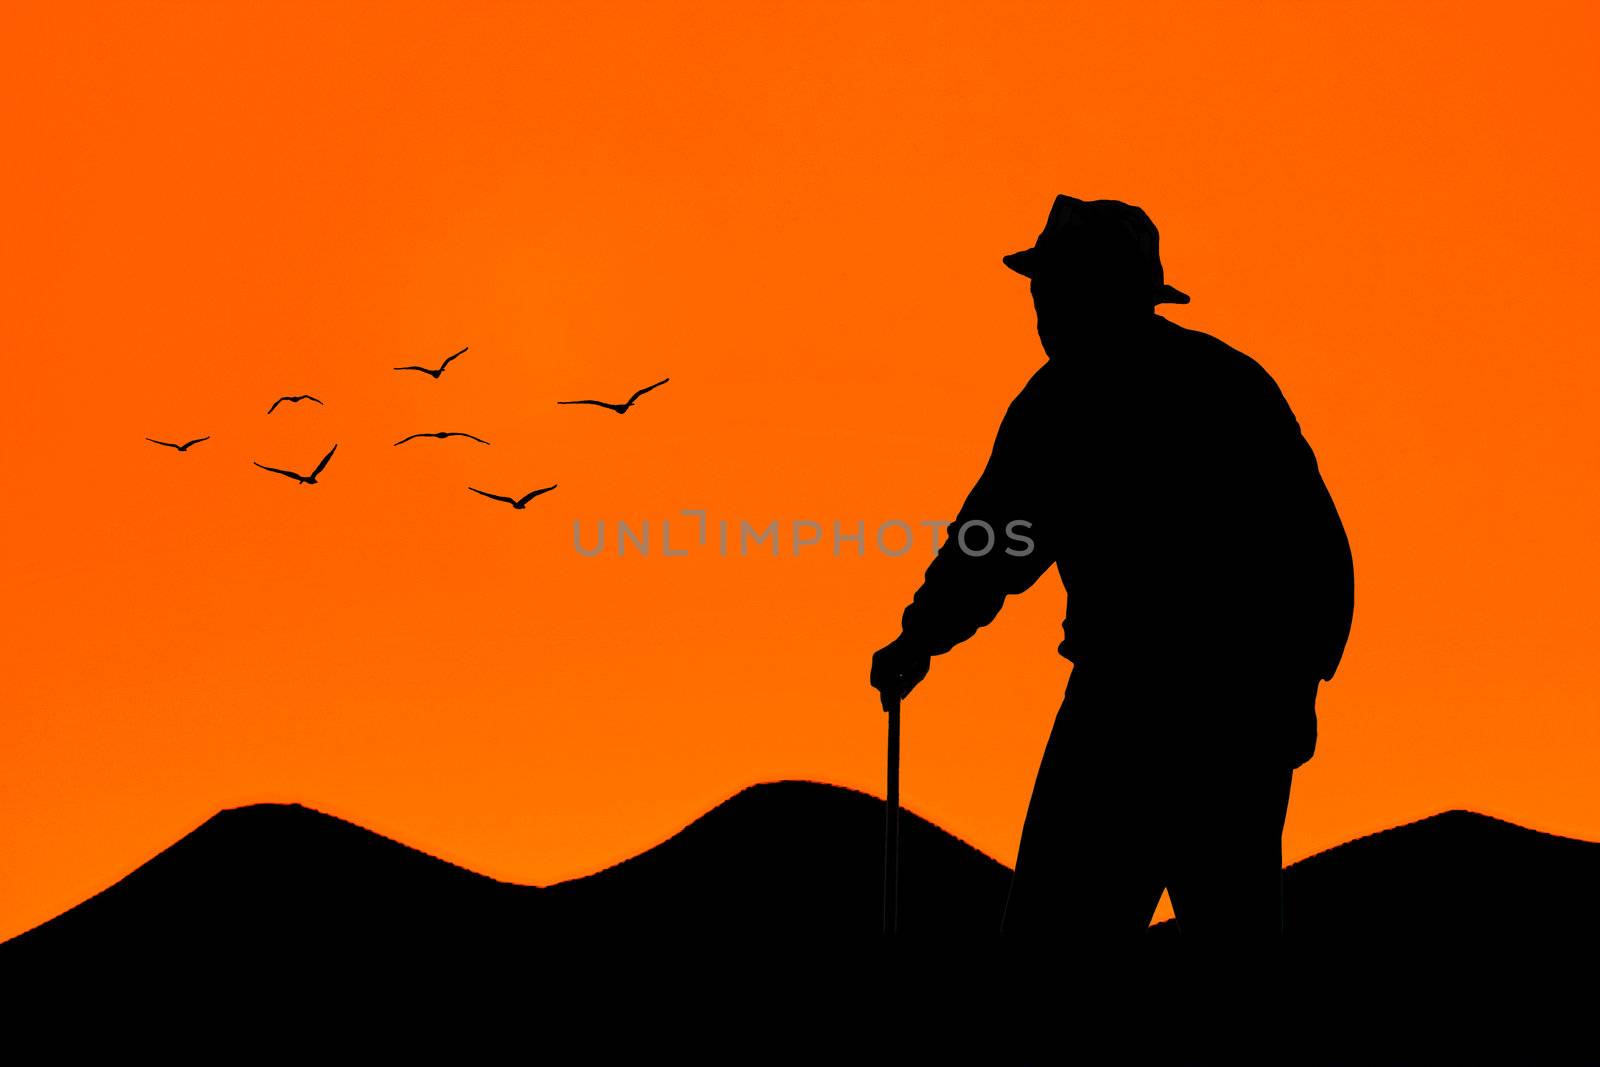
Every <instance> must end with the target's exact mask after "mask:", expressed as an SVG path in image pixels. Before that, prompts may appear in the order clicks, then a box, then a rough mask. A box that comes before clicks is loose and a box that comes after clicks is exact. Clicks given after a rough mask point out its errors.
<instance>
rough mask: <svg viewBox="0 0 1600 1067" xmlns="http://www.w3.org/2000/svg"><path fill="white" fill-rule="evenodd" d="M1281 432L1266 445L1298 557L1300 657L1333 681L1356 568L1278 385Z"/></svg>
mask: <svg viewBox="0 0 1600 1067" xmlns="http://www.w3.org/2000/svg"><path fill="white" fill-rule="evenodd" d="M1273 392H1274V396H1275V405H1274V406H1275V407H1276V408H1277V413H1276V416H1275V420H1274V422H1275V426H1276V427H1277V429H1276V430H1275V433H1277V434H1281V435H1282V436H1280V437H1278V438H1277V440H1279V441H1281V442H1282V444H1280V445H1276V446H1274V447H1271V448H1268V449H1266V450H1265V451H1266V452H1267V453H1268V454H1269V455H1271V456H1273V457H1276V458H1275V460H1274V461H1273V465H1274V466H1275V467H1276V468H1277V469H1276V470H1275V471H1273V472H1272V477H1273V480H1274V482H1275V488H1272V489H1271V490H1270V491H1272V492H1273V493H1274V494H1275V495H1277V494H1281V498H1282V502H1283V505H1284V506H1283V510H1282V515H1283V517H1284V519H1285V520H1287V522H1288V523H1289V525H1288V528H1287V529H1285V530H1283V531H1282V536H1283V538H1284V541H1285V543H1286V545H1289V546H1292V548H1291V550H1290V558H1291V559H1292V560H1293V561H1294V565H1293V568H1292V571H1291V575H1290V576H1289V577H1290V583H1289V587H1288V588H1287V589H1285V590H1284V592H1286V593H1288V594H1289V595H1292V596H1293V597H1294V598H1295V601H1296V607H1297V610H1296V611H1295V612H1294V615H1295V616H1297V617H1298V632H1297V634H1296V642H1297V645H1298V657H1299V658H1301V659H1302V662H1306V663H1307V666H1309V668H1310V669H1311V670H1312V671H1314V672H1315V674H1316V676H1317V677H1318V678H1321V679H1322V680H1324V681H1329V680H1331V679H1332V678H1333V675H1334V672H1335V671H1337V670H1338V667H1339V662H1340V660H1341V659H1343V657H1344V649H1345V644H1346V643H1347V641H1348V640H1349V636H1350V624H1351V619H1352V616H1353V614H1354V609H1355V569H1354V562H1353V560H1352V558H1351V553H1350V541H1349V538H1348V537H1347V536H1346V534H1345V529H1344V523H1343V522H1342V521H1341V520H1340V518H1339V511H1338V508H1336V507H1335V506H1334V503H1333V497H1332V495H1331V494H1330V493H1329V492H1328V487H1327V484H1326V483H1325V482H1324V481H1323V479H1322V472H1321V470H1320V469H1319V468H1318V466H1317V457H1316V455H1315V453H1313V452H1312V450H1311V445H1310V443H1309V442H1308V441H1307V440H1306V439H1305V436H1304V434H1303V433H1302V432H1301V429H1300V424H1299V422H1298V420H1296V419H1295V417H1294V415H1293V413H1292V412H1290V410H1289V406H1288V403H1287V402H1286V401H1283V400H1282V395H1281V394H1279V393H1277V391H1276V389H1274V391H1273Z"/></svg>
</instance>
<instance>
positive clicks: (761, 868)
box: [0, 781, 1010, 968]
mask: <svg viewBox="0 0 1600 1067" xmlns="http://www.w3.org/2000/svg"><path fill="white" fill-rule="evenodd" d="M901 825H902V830H901V850H902V852H901V863H902V868H901V869H902V871H903V872H904V876H903V877H904V886H905V887H904V889H903V891H902V898H901V907H902V914H903V925H904V928H905V929H906V930H907V931H908V932H909V931H916V930H922V931H925V932H939V931H950V932H956V931H981V930H984V929H986V928H991V927H992V926H993V925H994V924H995V923H997V922H998V914H999V912H998V911H997V910H996V909H997V908H998V907H999V906H1000V903H1002V902H1003V901H1004V894H1005V892H1006V887H1007V885H1008V881H1009V878H1010V871H1009V869H1008V868H1006V867H1005V866H1003V865H1002V864H1000V863H997V862H996V861H994V860H992V859H990V858H989V857H988V856H985V855H984V854H983V853H981V852H979V851H978V850H976V849H974V848H972V847H971V846H970V845H967V844H965V843H964V842H962V841H960V840H958V839H957V838H955V837H953V836H951V835H950V834H948V833H946V832H945V831H943V830H941V829H939V828H938V827H937V826H934V825H933V824H932V823H929V822H928V821H927V820H925V819H922V818H920V817H919V816H917V815H915V814H913V813H911V812H904V813H903V815H902V824H901ZM882 849H883V801H882V800H881V799H876V798H873V797H871V796H869V795H868V794H866V793H861V792H857V791H855V790H851V789H845V788H842V787H838V786H831V785H823V784H820V783H815V782H803V781H787V782H773V783H767V784H763V785H756V786H752V787H750V788H748V789H745V790H743V791H741V792H740V793H738V794H736V795H735V796H733V797H731V798H729V799H728V800H726V801H724V802H723V803H721V804H719V805H718V806H717V807H715V808H713V809H712V810H711V811H709V812H707V813H706V814H705V815H703V816H701V817H700V818H698V819H696V820H695V821H694V822H692V823H690V824H689V825H688V826H687V827H685V828H684V829H683V830H681V831H679V832H678V833H677V834H675V835H673V836H672V837H671V838H669V839H667V840H666V841H664V842H662V843H661V844H660V845H657V846H656V847H654V848H652V849H649V850H648V851H646V852H644V853H641V854H640V855H638V856H635V857H633V858H631V859H629V860H626V861H624V862H622V863H620V864H618V865H616V866H614V867H611V868H609V869H607V870H604V871H601V872H599V873H597V874H593V875H589V876H586V877H583V878H577V879H573V880H571V881H567V882H562V883H558V884H556V885H553V886H551V887H549V888H539V887H534V886H521V885H514V884H509V883H504V882H497V881H495V880H493V879H491V878H487V877H484V876H482V875H479V874H474V873H473V872H471V871H467V870H464V869H462V868H460V867H456V866H453V865H451V864H449V863H446V862H444V861H443V860H438V859H435V858H433V857H432V856H428V855H426V854H425V853H422V852H419V851H417V850H415V849H412V848H408V847H407V846H405V845H402V844H399V843H398V842H395V841H392V840H390V839H388V838H385V837H382V836H380V835H378V834H375V833H372V832H370V831H368V830H363V829H361V828H360V827H357V826H355V825H353V824H351V823H348V822H345V821H344V820H342V819H338V818H335V817H333V816H330V815H324V814H322V813H320V812H316V811H312V810H310V809H308V808H304V807H301V806H299V805H293V804H287V805H286V804H257V805H253V806H250V807H244V808H234V809H230V810H227V811H223V812H220V813H219V814H217V815H215V816H213V817H212V818H211V819H209V820H207V821H206V822H205V823H204V824H203V825H201V826H200V827H199V828H198V829H196V830H195V831H193V832H192V833H190V834H188V835H186V836H185V837H184V838H182V839H181V840H179V841H178V842H177V843H176V844H174V845H173V846H172V847H171V848H169V849H167V850H166V851H164V852H162V853H161V854H160V855H158V856H156V857H155V858H153V859H151V860H150V861H149V862H147V863H145V864H144V865H142V866H141V867H139V868H138V869H137V870H135V871H134V872H133V873H132V874H130V875H128V876H127V877H126V878H123V879H122V880H121V881H119V882H117V883H116V884H115V885H113V886H111V887H110V888H108V889H106V890H105V891H104V892H101V893H99V894H97V895H95V896H94V897H91V898H90V899H89V900H87V901H85V902H83V903H82V904H79V905H78V906H76V907H74V908H72V909H70V910H68V911H67V912H65V913H63V914H61V915H59V916H57V917H56V918H55V919H52V920H50V921H49V922H47V923H44V924H43V925H41V926H39V927H37V928H35V929H34V930H31V931H29V932H27V933H25V934H23V935H22V936H20V937H18V938H15V939H13V940H12V941H10V942H8V943H6V944H5V945H3V946H0V968H6V967H7V966H8V965H11V964H15V963H17V962H18V961H19V960H21V959H23V958H31V959H45V958H49V959H54V960H58V961H59V960H62V959H66V958H79V959H82V960H83V961H85V962H90V961H94V960H99V959H108V958H119V957H127V956H143V957H153V956H158V957H159V958H162V959H166V960H169V961H178V960H184V959H187V958H193V959H196V960H204V961H214V960H216V959H218V958H224V959H228V960H235V961H237V960H242V959H253V960H255V961H256V962H257V963H258V964H265V965H268V966H278V965H281V966H284V967H293V966H297V965H299V964H300V963H302V962H303V961H305V960H308V959H315V958H318V957H326V956H334V957H339V958H343V957H347V956H351V955H354V954H361V955H365V954H371V953H374V952H376V951H378V950H380V949H392V948H393V947H395V946H397V945H404V946H405V947H406V951H407V955H408V956H414V957H416V958H417V959H418V960H420V959H422V958H426V957H429V956H434V955H438V954H448V955H451V956H455V957H460V958H464V959H472V958H475V957H482V958H495V957H498V956H500V955H502V954H504V953H507V952H517V951H523V950H532V949H534V948H536V947H537V948H545V947H548V946H549V945H550V944H551V943H552V942H557V941H561V940H563V939H569V938H576V937H584V938H594V937H602V938H603V937H613V936H617V935H622V934H625V935H629V936H641V935H642V936H654V937H668V938H670V937H674V936H711V937H715V936H718V935H719V934H724V933H734V932H737V933H740V934H752V933H753V934H758V935H763V936H768V937H773V936H776V937H780V938H782V937H802V936H803V937H810V936H813V935H822V936H839V935H860V936H870V935H871V934H873V933H875V932H877V930H878V929H879V924H880V922H881V917H882V906H883V899H882V892H883V886H882V856H883V852H882Z"/></svg>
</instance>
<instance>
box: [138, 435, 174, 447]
mask: <svg viewBox="0 0 1600 1067" xmlns="http://www.w3.org/2000/svg"><path fill="white" fill-rule="evenodd" d="M145 440H146V441H149V442H150V443H151V444H153V445H166V446H167V447H168V448H177V447H178V446H177V445H175V444H173V443H172V442H171V441H157V440H156V439H155V438H154V437H146V438H145Z"/></svg>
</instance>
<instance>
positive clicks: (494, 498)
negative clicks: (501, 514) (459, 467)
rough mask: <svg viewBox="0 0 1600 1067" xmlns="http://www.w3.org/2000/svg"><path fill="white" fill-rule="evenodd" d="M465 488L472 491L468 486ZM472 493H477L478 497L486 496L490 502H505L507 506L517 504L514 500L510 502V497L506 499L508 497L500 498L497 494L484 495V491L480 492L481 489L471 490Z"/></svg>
mask: <svg viewBox="0 0 1600 1067" xmlns="http://www.w3.org/2000/svg"><path fill="white" fill-rule="evenodd" d="M467 488H468V489H472V486H470V485H469V486H467ZM472 491H473V492H474V493H477V494H478V495H479V496H486V497H488V498H489V499H490V500H503V501H505V502H506V503H507V504H511V505H515V504H516V503H517V502H516V501H515V500H512V499H511V498H510V497H508V496H501V495H500V494H498V493H485V492H484V491H483V490H482V489H472Z"/></svg>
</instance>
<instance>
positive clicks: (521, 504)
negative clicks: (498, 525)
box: [467, 485, 555, 511]
mask: <svg viewBox="0 0 1600 1067" xmlns="http://www.w3.org/2000/svg"><path fill="white" fill-rule="evenodd" d="M467 488H468V489H472V486H470V485H469V486H467ZM554 488H555V486H553V485H547V486H545V487H544V488H543V489H535V490H534V491H533V492H531V493H529V494H528V495H527V496H525V497H523V498H522V499H521V500H513V499H511V498H510V497H508V496H501V495H499V494H498V493H485V492H484V491H483V490H482V489H472V491H473V492H474V493H477V494H478V495H479V496H486V497H488V498H489V499H490V500H503V501H505V502H506V503H507V504H510V505H511V506H512V507H514V508H516V509H517V510H518V511H521V510H522V509H523V508H525V507H527V506H528V501H530V500H532V499H533V498H534V497H536V496H543V495H544V494H546V493H548V492H549V491H550V490H552V489H554Z"/></svg>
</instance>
